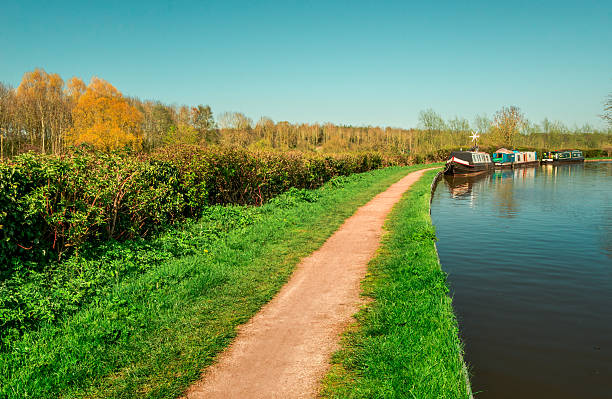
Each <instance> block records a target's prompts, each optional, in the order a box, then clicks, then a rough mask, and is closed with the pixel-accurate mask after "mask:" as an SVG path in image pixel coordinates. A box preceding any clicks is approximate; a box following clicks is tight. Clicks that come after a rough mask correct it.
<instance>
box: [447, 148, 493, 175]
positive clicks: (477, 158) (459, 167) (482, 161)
mask: <svg viewBox="0 0 612 399" xmlns="http://www.w3.org/2000/svg"><path fill="white" fill-rule="evenodd" d="M493 169H494V165H493V162H492V161H491V156H490V155H489V154H487V153H486V152H480V151H453V152H451V154H450V158H449V159H448V161H446V167H445V169H444V174H445V175H467V174H472V173H483V172H489V171H491V170H493Z"/></svg>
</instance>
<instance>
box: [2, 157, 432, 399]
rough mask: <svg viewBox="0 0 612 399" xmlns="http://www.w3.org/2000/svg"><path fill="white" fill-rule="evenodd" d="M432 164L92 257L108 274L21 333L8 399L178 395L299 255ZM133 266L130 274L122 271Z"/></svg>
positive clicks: (224, 215) (301, 193) (211, 217)
mask: <svg viewBox="0 0 612 399" xmlns="http://www.w3.org/2000/svg"><path fill="white" fill-rule="evenodd" d="M423 167H426V166H424V165H423V166H413V167H403V168H400V167H393V168H387V169H380V170H375V171H371V172H367V173H362V174H358V175H353V176H349V177H338V178H335V179H333V180H332V181H330V182H329V183H327V184H325V185H324V186H323V187H322V188H320V189H317V190H312V191H310V190H295V189H294V190H290V191H289V192H288V193H286V194H283V195H281V196H279V197H277V198H274V199H272V200H271V201H270V202H269V203H267V204H265V205H264V206H262V207H258V208H253V207H232V208H225V207H217V208H211V210H210V212H209V214H208V215H207V216H206V217H205V218H204V219H202V220H200V221H199V222H194V223H191V224H189V225H187V226H186V227H185V228H184V229H181V230H176V231H172V232H168V233H166V234H165V235H163V236H160V237H158V238H157V239H155V240H152V241H147V242H144V243H143V242H142V241H138V242H125V243H115V244H113V245H110V247H109V248H108V249H107V252H104V253H102V254H98V256H97V258H96V259H90V260H89V261H88V262H90V263H88V264H91V265H93V268H94V269H99V270H104V271H108V273H105V274H104V275H103V278H101V279H100V281H101V282H100V283H99V284H98V286H97V288H96V289H95V290H92V291H89V292H88V294H87V296H88V298H87V300H85V301H83V302H82V306H80V307H79V308H78V309H72V311H71V312H65V313H63V314H62V315H61V317H58V318H57V319H55V320H47V321H45V322H44V323H42V324H40V325H38V326H36V328H33V329H29V330H26V331H25V332H24V333H23V334H22V335H15V336H14V337H13V339H11V341H10V344H8V345H7V346H6V347H5V348H4V350H3V351H2V352H0V397H3V398H4V397H6V398H46V397H64V398H75V397H90V398H119V397H121V398H129V397H149V398H168V397H174V396H177V395H179V394H180V393H181V392H182V391H183V389H184V388H185V387H187V386H188V385H189V384H190V383H191V382H192V381H194V380H196V379H197V378H198V377H199V375H200V373H201V371H202V370H203V369H204V368H205V367H206V366H207V365H209V364H210V363H211V362H212V360H213V359H214V356H215V355H216V354H217V353H219V352H220V351H221V350H222V349H223V348H224V347H226V346H227V345H228V343H229V342H230V341H231V339H232V338H233V337H234V336H235V333H236V326H237V325H239V324H241V323H243V322H245V321H246V320H248V319H249V318H250V317H251V316H252V315H253V314H254V313H255V312H256V311H257V310H258V309H259V308H260V307H261V306H262V305H263V304H265V303H266V302H267V301H269V300H270V299H271V298H272V297H273V295H274V294H275V293H276V292H277V291H278V289H279V288H280V287H281V286H282V285H283V284H284V283H285V282H286V280H287V278H288V276H289V275H290V273H291V271H292V270H293V268H294V266H295V265H296V264H297V263H298V262H299V260H300V258H302V257H304V256H306V255H308V254H310V253H311V252H312V251H314V250H315V249H317V248H318V247H319V246H320V245H321V244H322V243H323V242H324V241H325V240H326V239H327V238H328V237H329V236H330V235H331V234H332V233H333V232H334V231H335V230H336V229H337V228H338V227H339V226H340V225H341V224H342V222H343V221H344V220H345V219H346V218H347V217H348V216H350V215H351V214H353V213H354V211H355V210H356V209H357V208H358V207H359V206H361V205H363V204H365V203H366V202H367V201H368V200H370V199H371V198H372V197H373V196H374V195H375V194H377V193H379V192H380V191H383V190H384V189H386V188H387V187H388V186H389V185H390V184H392V183H393V182H395V181H397V180H398V179H399V178H401V177H402V176H404V175H405V174H406V173H408V172H409V171H411V170H416V169H419V168H423ZM113 262H114V263H113ZM125 264H128V265H131V266H129V267H127V268H124V269H121V273H118V272H117V270H115V266H116V267H119V265H125ZM113 265H115V266H113ZM90 269H91V268H88V267H85V266H82V270H86V271H87V270H90ZM79 270H80V269H79V267H78V266H74V272H75V273H69V274H67V276H68V275H69V276H71V277H66V279H67V280H66V281H65V282H64V283H62V284H56V285H55V287H56V288H55V289H50V290H49V291H48V292H47V297H46V298H47V299H44V300H42V301H41V302H43V303H46V302H48V301H53V300H54V299H55V296H54V295H55V294H57V295H59V296H61V294H62V293H61V289H62V287H65V286H71V285H79V284H81V283H82V284H88V282H89V281H90V279H89V278H86V279H81V280H79V279H80V278H81V277H82V276H79V275H78V273H76V272H78V271H79ZM82 270H81V271H82ZM75 279H76V281H77V283H75V281H74V280H75ZM33 289H34V288H33Z"/></svg>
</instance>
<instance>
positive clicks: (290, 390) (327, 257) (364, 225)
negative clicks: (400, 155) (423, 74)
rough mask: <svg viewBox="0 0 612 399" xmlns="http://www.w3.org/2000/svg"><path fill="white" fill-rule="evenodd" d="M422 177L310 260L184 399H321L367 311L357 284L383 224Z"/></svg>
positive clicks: (367, 210)
mask: <svg viewBox="0 0 612 399" xmlns="http://www.w3.org/2000/svg"><path fill="white" fill-rule="evenodd" d="M426 170H429V169H426ZM423 172H424V170H420V171H416V172H412V173H410V174H408V175H407V176H406V177H404V178H402V179H401V180H400V181H398V182H397V183H395V184H393V185H392V186H391V187H389V188H388V189H387V190H386V191H384V192H382V193H380V194H378V195H377V196H376V197H374V198H373V199H372V200H371V201H370V202H368V203H367V204H366V205H364V206H363V207H361V208H359V209H358V210H357V212H356V213H355V214H354V215H353V216H351V217H350V218H348V219H347V220H346V221H345V222H344V224H343V225H342V226H341V227H340V229H339V230H338V231H336V232H335V233H334V234H333V235H332V236H331V237H330V238H329V239H328V240H327V241H326V242H325V244H323V246H322V247H321V248H319V249H318V250H317V251H315V252H314V253H312V255H310V256H308V257H307V258H304V259H303V260H302V261H301V262H300V264H299V265H298V266H297V268H296V270H295V272H294V273H293V275H292V276H291V278H290V280H289V281H288V282H287V284H286V285H285V286H284V287H283V288H282V289H281V290H280V292H279V293H278V294H277V295H276V297H275V298H274V299H273V300H272V301H270V302H269V303H268V304H267V305H265V306H264V307H263V308H262V309H261V310H260V311H259V313H257V314H256V315H255V316H254V317H253V318H252V319H251V320H250V321H249V322H247V323H246V324H244V325H243V326H241V327H240V329H239V333H238V336H237V337H236V339H235V340H234V342H233V343H232V345H231V346H230V347H229V348H228V349H227V350H226V351H225V352H224V353H223V354H221V355H220V357H219V359H218V361H217V362H216V363H215V364H213V365H212V366H210V367H209V368H208V369H207V370H206V372H205V373H204V374H203V376H202V379H201V380H200V381H198V382H197V383H195V384H194V385H193V386H192V387H191V388H189V390H188V391H187V392H186V394H185V398H188V399H196V398H241V399H243V398H313V397H315V396H316V395H317V392H318V388H319V382H320V380H321V378H322V377H323V376H324V375H325V373H326V372H327V370H328V369H329V359H330V356H331V354H332V353H333V352H334V351H336V350H337V349H338V348H339V338H340V334H341V333H342V331H344V330H345V328H346V327H347V326H348V324H349V323H351V321H352V320H353V319H352V315H354V314H355V313H356V312H357V311H358V309H359V305H360V304H361V303H362V299H361V298H360V286H359V284H360V281H361V280H362V279H363V278H364V277H365V274H366V270H367V264H368V262H369V260H370V259H371V258H372V257H373V256H374V254H375V252H376V249H377V248H378V246H379V244H380V237H381V235H382V233H383V230H382V226H383V223H384V221H385V218H386V216H387V214H388V213H389V211H390V210H391V208H392V207H393V205H395V204H396V203H397V202H398V201H399V200H400V198H401V196H402V194H403V193H404V192H405V191H406V190H407V189H408V188H409V187H410V186H411V185H412V184H413V183H414V182H415V181H417V180H418V179H419V178H420V177H421V176H422V175H423Z"/></svg>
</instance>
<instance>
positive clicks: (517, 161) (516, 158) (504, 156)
mask: <svg viewBox="0 0 612 399" xmlns="http://www.w3.org/2000/svg"><path fill="white" fill-rule="evenodd" d="M493 163H494V164H495V167H496V168H516V167H521V166H529V165H537V164H539V163H540V162H539V161H538V154H536V153H535V151H517V150H513V151H510V150H507V149H505V148H500V149H499V150H497V151H495V152H494V153H493Z"/></svg>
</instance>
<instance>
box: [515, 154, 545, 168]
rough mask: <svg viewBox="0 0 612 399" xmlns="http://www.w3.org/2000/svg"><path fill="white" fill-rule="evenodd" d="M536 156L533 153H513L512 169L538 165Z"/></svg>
mask: <svg viewBox="0 0 612 399" xmlns="http://www.w3.org/2000/svg"><path fill="white" fill-rule="evenodd" d="M539 163H540V161H538V154H536V152H535V151H514V165H513V166H514V167H515V168H516V167H520V166H529V165H538V164H539Z"/></svg>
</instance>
